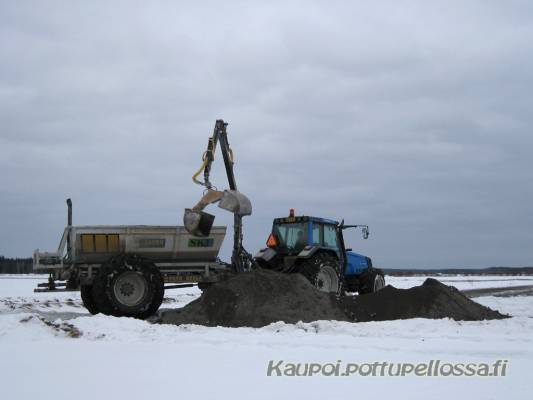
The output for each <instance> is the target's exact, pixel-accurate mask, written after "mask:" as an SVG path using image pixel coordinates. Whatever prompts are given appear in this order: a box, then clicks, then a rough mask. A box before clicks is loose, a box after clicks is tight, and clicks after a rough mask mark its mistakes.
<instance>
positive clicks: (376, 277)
mask: <svg viewBox="0 0 533 400" xmlns="http://www.w3.org/2000/svg"><path fill="white" fill-rule="evenodd" d="M384 287H385V276H384V275H383V271H381V270H379V269H375V268H372V269H370V270H368V271H366V272H364V273H363V274H362V276H361V278H360V285H359V294H368V293H375V292H377V291H379V290H381V289H383V288H384Z"/></svg>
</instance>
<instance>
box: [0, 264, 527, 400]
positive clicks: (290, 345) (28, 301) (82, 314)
mask: <svg viewBox="0 0 533 400" xmlns="http://www.w3.org/2000/svg"><path fill="white" fill-rule="evenodd" d="M424 279H425V278H424V277H409V278H403V277H402V278H398V277H393V278H390V279H388V282H389V283H392V284H393V285H395V286H397V287H409V286H414V285H417V284H419V283H421V282H422V281H423V280H424ZM437 279H440V280H442V281H444V282H445V283H447V284H453V285H455V286H457V287H458V288H460V289H474V288H483V287H492V286H494V287H502V286H507V285H527V284H532V282H531V281H532V279H530V277H474V278H473V277H437ZM40 281H43V278H42V277H38V276H24V277H21V276H5V275H4V276H0V383H1V387H2V398H5V399H37V398H39V399H67V398H68V399H96V398H109V397H111V396H118V398H127V399H160V398H165V399H167V398H174V397H175V398H191V397H194V398H199V399H204V398H208V399H214V398H217V399H225V398H228V399H239V398H247V399H262V398H269V399H272V398H275V399H299V398H306V399H315V398H316V399H346V398H354V397H355V398H358V397H364V398H377V399H379V398H386V396H387V397H389V398H390V397H394V398H395V399H404V398H405V399H419V398H420V399H421V398H423V399H449V398H451V397H453V398H458V399H463V398H464V399H502V398H505V399H526V398H527V399H529V398H530V397H531V392H532V389H533V384H532V382H533V372H532V371H533V370H532V368H531V366H532V365H531V364H532V361H533V345H532V344H533V339H532V338H533V297H532V296H523V297H481V298H477V299H476V301H478V302H480V303H482V304H485V305H487V306H490V307H492V308H496V309H498V310H500V311H502V312H505V313H509V314H510V315H512V316H513V317H512V318H510V319H506V320H499V321H482V322H455V321H452V320H447V319H443V320H424V319H413V320H403V321H385V322H369V323H358V324H350V323H344V322H331V321H319V322H316V323H309V324H303V323H300V324H296V325H289V324H283V323H277V324H273V325H270V326H268V327H265V328H261V329H251V328H236V329H234V328H232V329H230V328H206V327H199V326H181V327H176V326H161V325H152V324H150V323H148V322H145V321H138V320H135V319H131V318H114V317H106V316H102V315H97V316H91V315H89V314H88V313H87V312H86V311H85V309H83V308H82V307H81V301H80V298H79V293H78V292H64V293H40V294H34V293H33V292H32V290H33V288H34V287H35V286H36V284H37V283H38V282H40ZM198 295H199V291H198V290H197V289H195V288H191V289H184V290H182V291H178V290H173V291H169V292H168V293H167V294H166V301H165V303H164V304H163V308H169V307H181V306H183V305H184V304H186V303H188V302H189V301H192V300H193V299H195V298H196V297H197V296H198ZM497 359H504V360H508V367H507V376H505V377H417V376H407V377H362V376H357V375H354V376H349V377H342V376H338V377H335V376H333V377H326V376H321V375H317V376H307V377H286V376H282V377H277V376H270V377H269V376H267V366H268V362H269V360H277V361H279V360H284V361H285V362H300V363H305V362H330V363H337V362H338V360H341V362H342V363H350V362H352V363H373V362H382V361H387V362H412V363H414V362H428V361H430V360H442V361H443V362H487V363H491V364H492V363H493V362H494V361H496V360H497Z"/></svg>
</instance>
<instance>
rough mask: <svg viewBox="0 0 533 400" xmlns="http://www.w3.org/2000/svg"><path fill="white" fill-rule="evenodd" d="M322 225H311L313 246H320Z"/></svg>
mask: <svg viewBox="0 0 533 400" xmlns="http://www.w3.org/2000/svg"><path fill="white" fill-rule="evenodd" d="M321 228H322V225H321V224H318V223H316V222H314V223H313V246H322V229H321Z"/></svg>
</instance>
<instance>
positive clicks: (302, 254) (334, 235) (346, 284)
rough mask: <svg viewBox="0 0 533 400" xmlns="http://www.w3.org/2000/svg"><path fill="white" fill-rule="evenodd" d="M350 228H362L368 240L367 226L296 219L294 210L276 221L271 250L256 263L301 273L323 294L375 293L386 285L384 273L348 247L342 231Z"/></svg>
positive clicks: (269, 239)
mask: <svg viewBox="0 0 533 400" xmlns="http://www.w3.org/2000/svg"><path fill="white" fill-rule="evenodd" d="M348 228H361V229H362V231H363V238H365V239H367V238H368V234H369V232H368V226H366V225H345V224H344V221H343V222H341V223H339V222H337V221H333V220H329V219H324V218H316V217H308V216H295V215H294V210H292V209H291V210H290V214H289V216H288V217H287V218H276V219H274V223H273V226H272V233H271V234H270V236H269V238H268V241H267V246H268V247H266V248H264V249H262V250H260V251H259V252H258V253H257V254H256V255H255V257H254V259H255V262H256V263H257V264H258V265H259V266H260V267H262V268H267V269H273V270H276V271H280V272H284V273H301V274H302V275H304V276H305V277H306V278H307V279H308V280H309V281H310V282H311V283H312V284H313V285H314V286H315V287H316V288H317V289H318V290H321V291H323V292H329V293H334V294H342V293H343V292H345V291H346V292H358V293H359V294H366V293H373V292H376V291H378V290H380V289H382V288H383V287H384V286H385V278H384V275H383V272H382V271H381V270H379V269H377V268H374V267H373V266H372V260H371V259H370V258H369V257H366V256H363V255H361V254H357V253H354V252H352V251H351V250H352V249H347V248H346V246H345V243H344V236H343V232H344V230H345V229H348Z"/></svg>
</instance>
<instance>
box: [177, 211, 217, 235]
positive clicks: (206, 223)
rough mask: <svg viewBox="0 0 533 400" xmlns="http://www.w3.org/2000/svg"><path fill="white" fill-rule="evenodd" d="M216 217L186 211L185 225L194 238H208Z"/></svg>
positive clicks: (200, 212) (199, 212)
mask: <svg viewBox="0 0 533 400" xmlns="http://www.w3.org/2000/svg"><path fill="white" fill-rule="evenodd" d="M214 221H215V216H214V215H212V214H209V213H206V212H204V211H194V210H192V209H190V208H186V209H185V214H184V215H183V225H184V226H185V229H186V230H187V232H189V233H190V234H191V235H194V236H201V237H206V236H209V234H210V233H211V228H212V227H213V222H214Z"/></svg>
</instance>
